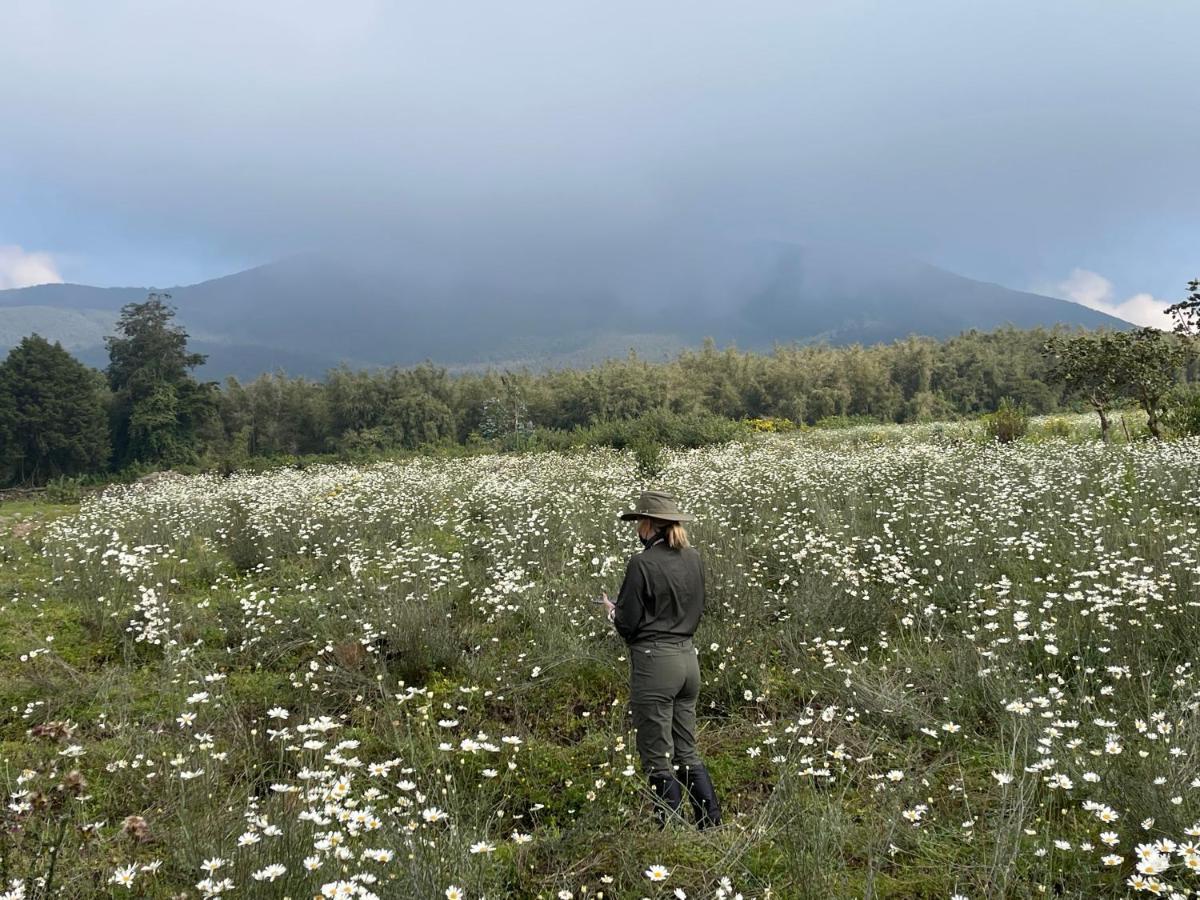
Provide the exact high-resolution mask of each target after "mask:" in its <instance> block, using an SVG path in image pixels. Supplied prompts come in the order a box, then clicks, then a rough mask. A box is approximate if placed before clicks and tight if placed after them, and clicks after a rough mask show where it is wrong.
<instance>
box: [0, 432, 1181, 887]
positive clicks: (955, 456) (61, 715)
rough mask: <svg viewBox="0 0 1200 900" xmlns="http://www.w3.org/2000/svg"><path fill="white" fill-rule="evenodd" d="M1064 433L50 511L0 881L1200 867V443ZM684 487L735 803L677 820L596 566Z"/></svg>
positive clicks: (279, 478) (768, 883) (926, 437)
mask: <svg viewBox="0 0 1200 900" xmlns="http://www.w3.org/2000/svg"><path fill="white" fill-rule="evenodd" d="M1048 430H1049V431H1054V429H1048ZM1056 433H1057V436H1056V434H1050V433H1045V432H1043V433H1039V434H1036V435H1035V437H1034V438H1033V439H1027V440H1023V441H1018V442H1016V443H1013V444H1010V445H998V444H989V443H987V442H985V441H984V440H982V438H981V437H980V435H979V434H978V428H977V426H975V425H946V426H942V425H938V426H892V427H860V428H848V429H840V430H836V431H816V430H813V431H804V432H801V433H796V434H784V435H759V436H755V437H753V438H752V439H749V440H745V441H739V442H736V443H732V444H728V445H725V446H721V447H710V448H705V449H700V450H692V451H678V452H672V451H663V455H662V458H661V460H659V464H660V466H661V470H660V471H656V472H655V474H654V476H653V477H652V478H651V477H648V475H647V469H646V467H645V465H644V464H643V465H642V466H641V467H639V461H638V460H637V459H635V457H634V456H633V455H632V454H629V453H622V452H617V451H611V450H592V451H587V452H580V453H569V454H555V453H536V454H511V455H499V456H475V457H467V458H460V459H448V460H447V459H422V458H418V459H412V460H406V461H399V462H384V463H378V464H373V465H364V466H357V467H351V466H340V465H321V466H314V467H310V468H305V469H282V470H277V471H273V472H267V473H263V474H237V475H233V476H230V477H218V476H207V475H201V476H192V477H186V478H185V477H174V478H163V479H160V480H157V481H155V482H153V483H150V484H138V485H129V486H113V487H110V488H108V489H106V490H105V491H104V492H103V493H101V494H99V495H96V496H92V497H89V498H86V499H84V501H83V502H82V504H80V505H78V506H75V505H69V506H68V505H64V506H61V507H54V506H49V505H46V506H43V507H36V505H35V506H30V507H29V508H28V509H25V508H22V509H19V510H17V511H16V512H13V513H10V515H9V516H8V517H7V518H6V519H5V520H4V521H5V523H6V524H5V525H4V526H0V533H2V534H3V537H0V694H2V695H3V696H2V699H0V779H2V780H3V782H4V789H5V792H6V795H7V796H6V800H5V808H4V811H3V813H2V817H3V828H2V829H0V878H3V885H0V897H3V898H4V900H16V898H26V900H32V898H35V897H42V896H64V897H89V898H90V897H120V898H127V897H155V898H167V897H178V898H182V897H192V898H196V897H225V896H231V897H253V898H260V897H261V898H285V897H287V898H293V900H300V898H310V897H322V898H371V897H380V898H392V897H394V898H436V900H440V898H448V900H459V898H469V900H480V898H485V897H486V898H489V900H500V898H505V897H514V898H562V900H575V898H580V900H582V898H600V897H617V898H627V897H631V898H642V897H648V898H656V900H657V898H729V900H732V898H734V897H743V898H745V900H750V898H754V900H767V898H782V900H790V898H840V897H893V898H942V900H949V898H955V897H957V898H970V900H978V898H998V897H1030V896H1032V897H1037V896H1054V897H1089V898H1092V897H1127V896H1135V895H1140V894H1141V893H1148V894H1151V895H1159V896H1172V897H1185V896H1200V890H1198V889H1200V720H1198V716H1197V699H1198V697H1200V679H1198V676H1197V659H1196V657H1197V654H1196V647H1197V646H1198V639H1200V439H1190V440H1181V441H1173V442H1163V443H1158V442H1150V441H1133V442H1131V443H1125V444H1119V445H1113V446H1105V445H1102V444H1100V443H1099V442H1097V441H1094V440H1087V439H1084V437H1082V436H1081V435H1080V434H1077V433H1073V432H1072V429H1070V428H1058V429H1057V431H1056ZM643 463H644V461H643ZM647 486H654V487H662V488H666V489H669V490H671V491H673V492H675V493H676V494H677V495H678V496H679V497H680V500H681V505H683V507H684V508H685V509H688V510H690V511H692V512H694V513H695V514H696V515H697V516H698V518H699V521H698V522H697V523H696V525H695V526H694V527H693V528H692V529H691V533H692V538H693V543H694V544H695V545H696V546H697V547H699V549H700V551H701V553H702V554H703V558H704V561H705V565H706V569H707V575H708V586H709V591H710V596H709V605H708V610H707V613H706V616H705V618H704V621H703V623H702V625H701V630H700V632H699V633H698V635H697V647H698V648H699V652H700V665H701V669H702V672H703V677H704V687H703V691H702V695H701V708H702V721H701V734H700V743H701V750H702V752H703V753H704V754H705V755H706V758H707V760H708V763H709V768H710V770H711V771H712V773H713V778H714V781H715V783H716V785H717V789H718V792H719V794H720V796H721V799H722V802H723V805H724V807H725V824H724V825H723V826H722V827H721V828H719V829H715V830H712V831H708V832H704V833H698V832H696V831H695V830H694V829H692V828H690V827H689V826H687V825H686V824H685V823H683V822H680V823H676V824H673V825H671V826H669V827H668V828H666V829H665V830H659V829H657V828H656V827H655V826H654V824H653V820H652V816H651V812H650V809H651V807H650V802H649V796H648V792H647V789H646V786H645V780H644V777H643V776H642V774H641V773H640V772H639V771H638V770H637V765H636V755H635V754H634V752H633V746H632V735H631V734H630V732H629V728H628V720H627V715H626V709H625V701H626V698H627V688H626V681H627V668H626V667H627V659H626V653H625V648H624V645H623V644H622V643H621V642H620V640H619V639H618V638H616V636H615V635H614V634H613V633H612V631H611V628H610V626H609V625H608V624H607V622H605V621H604V620H603V618H602V617H601V616H600V615H599V613H598V612H597V607H596V606H595V605H594V604H592V603H590V602H589V599H590V598H592V597H594V596H596V595H597V594H598V593H599V592H600V591H601V590H607V591H608V592H609V593H610V594H611V593H614V591H615V589H616V588H617V587H618V586H619V580H620V575H621V573H622V571H623V568H624V563H625V560H626V559H627V558H628V556H629V554H631V553H632V552H634V551H635V550H636V549H638V545H637V542H636V539H635V537H634V534H633V531H632V528H631V527H630V526H629V525H627V524H625V523H621V522H618V521H617V518H616V516H617V513H618V512H620V511H621V510H623V509H625V508H627V507H628V505H629V504H630V503H631V502H632V500H633V499H634V498H635V497H636V495H637V492H638V491H639V490H640V489H641V488H643V487H647ZM4 512H5V510H4V509H3V508H0V513H4ZM14 523H16V524H17V525H20V526H21V527H12V526H13V525H14ZM30 523H31V524H30Z"/></svg>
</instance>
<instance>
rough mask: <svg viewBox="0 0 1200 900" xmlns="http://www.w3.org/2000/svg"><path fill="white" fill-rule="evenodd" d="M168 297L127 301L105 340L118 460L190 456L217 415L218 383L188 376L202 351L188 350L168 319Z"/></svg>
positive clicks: (159, 460) (151, 460)
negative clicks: (112, 398)
mask: <svg viewBox="0 0 1200 900" xmlns="http://www.w3.org/2000/svg"><path fill="white" fill-rule="evenodd" d="M170 298H171V295H170V294H156V293H152V294H150V295H149V297H148V298H147V299H146V301H145V302H144V303H130V304H128V305H126V306H125V307H123V308H122V310H121V318H120V319H119V320H118V322H117V334H115V335H111V336H109V337H107V338H105V343H106V344H107V345H108V356H109V364H108V370H107V374H108V383H109V386H110V387H111V388H112V391H113V394H114V402H113V444H114V449H115V451H116V453H115V455H116V460H117V463H118V464H119V465H125V464H128V463H131V462H146V463H152V464H167V465H171V464H174V463H179V462H185V461H189V460H192V459H195V458H196V456H197V455H198V452H199V450H200V446H199V445H200V441H201V436H202V434H203V431H204V429H205V428H206V427H207V426H208V425H209V424H210V423H211V421H212V420H213V417H214V416H215V413H216V401H217V389H216V385H215V384H211V383H209V384H201V383H200V382H198V381H196V379H195V378H193V377H192V375H191V370H192V369H194V368H195V367H196V366H198V365H201V364H202V363H203V362H204V360H205V358H206V357H205V356H204V355H203V354H200V353H189V352H188V349H187V341H188V335H187V332H186V331H184V330H183V329H182V328H180V327H179V326H177V325H174V324H172V322H171V320H172V319H173V318H174V317H175V310H174V309H173V308H172V307H171V306H169V305H168V304H167V301H168V300H170Z"/></svg>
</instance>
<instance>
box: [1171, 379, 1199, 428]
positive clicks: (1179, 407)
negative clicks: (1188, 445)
mask: <svg viewBox="0 0 1200 900" xmlns="http://www.w3.org/2000/svg"><path fill="white" fill-rule="evenodd" d="M1163 419H1164V421H1165V422H1166V425H1167V428H1169V429H1170V431H1171V433H1172V434H1174V435H1175V436H1177V437H1191V436H1194V435H1200V390H1196V389H1194V388H1193V389H1191V390H1180V391H1177V392H1176V393H1175V394H1174V395H1173V396H1172V397H1171V399H1170V401H1169V403H1168V405H1167V411H1166V414H1165V415H1164V416H1163Z"/></svg>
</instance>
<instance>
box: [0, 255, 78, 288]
mask: <svg viewBox="0 0 1200 900" xmlns="http://www.w3.org/2000/svg"><path fill="white" fill-rule="evenodd" d="M62 280H63V279H62V276H61V275H59V274H58V266H57V265H55V263H54V257H52V256H51V255H50V254H49V253H33V252H28V251H26V250H23V249H22V248H21V247H18V246H17V245H16V244H0V290H7V289H9V288H22V287H29V286H30V285H32V284H62Z"/></svg>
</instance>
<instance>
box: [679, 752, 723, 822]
mask: <svg viewBox="0 0 1200 900" xmlns="http://www.w3.org/2000/svg"><path fill="white" fill-rule="evenodd" d="M683 782H684V784H686V785H687V792H688V799H689V800H691V801H692V813H693V814H694V815H695V816H696V827H697V828H699V829H700V830H701V831H703V830H704V829H705V828H711V827H713V826H714V825H720V824H721V805H720V804H719V803H717V794H716V791H714V790H713V783H712V778H710V777H709V775H708V770H707V769H706V768H704V766H690V767H688V766H684V769H683Z"/></svg>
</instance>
